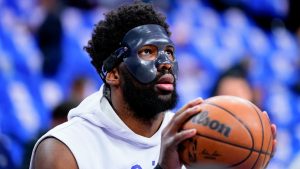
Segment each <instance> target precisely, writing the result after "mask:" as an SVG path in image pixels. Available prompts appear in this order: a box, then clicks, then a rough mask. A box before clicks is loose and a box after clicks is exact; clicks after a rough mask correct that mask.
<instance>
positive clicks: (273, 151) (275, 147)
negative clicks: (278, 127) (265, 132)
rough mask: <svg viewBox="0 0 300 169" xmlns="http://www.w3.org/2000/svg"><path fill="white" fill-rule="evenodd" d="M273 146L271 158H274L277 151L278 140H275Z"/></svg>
mask: <svg viewBox="0 0 300 169" xmlns="http://www.w3.org/2000/svg"><path fill="white" fill-rule="evenodd" d="M272 146H273V147H272V152H271V158H273V157H274V155H275V152H276V149H277V140H276V139H274V140H273V143H272Z"/></svg>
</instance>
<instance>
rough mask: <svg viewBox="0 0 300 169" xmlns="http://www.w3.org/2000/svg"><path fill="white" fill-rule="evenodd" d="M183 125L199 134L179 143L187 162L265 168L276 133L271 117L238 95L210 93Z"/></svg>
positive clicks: (249, 168) (240, 167)
mask: <svg viewBox="0 0 300 169" xmlns="http://www.w3.org/2000/svg"><path fill="white" fill-rule="evenodd" d="M201 107H202V111H201V113H199V114H197V115H195V116H193V117H192V118H191V119H189V120H188V121H187V122H186V123H185V124H184V126H183V129H191V128H195V129H196V130H197V134H196V135H195V136H194V137H192V138H190V139H187V140H185V141H183V142H182V143H181V144H180V146H179V155H180V158H181V160H182V162H183V163H184V165H185V166H187V167H189V166H192V165H197V166H198V165H207V164H212V165H220V166H222V168H234V169H262V168H265V167H266V166H267V165H268V162H269V160H270V156H271V152H272V141H273V135H272V131H271V124H270V121H269V118H268V117H267V116H265V115H263V112H262V111H261V110H260V109H259V108H258V107H257V106H255V105H254V104H253V103H251V102H250V101H248V100H245V99H242V98H239V97H235V96H216V97H211V98H208V99H206V100H204V102H203V103H202V104H201Z"/></svg>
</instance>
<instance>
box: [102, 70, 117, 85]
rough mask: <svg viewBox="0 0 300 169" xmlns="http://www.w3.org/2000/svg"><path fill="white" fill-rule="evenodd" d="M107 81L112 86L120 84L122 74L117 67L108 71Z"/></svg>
mask: <svg viewBox="0 0 300 169" xmlns="http://www.w3.org/2000/svg"><path fill="white" fill-rule="evenodd" d="M105 80H106V83H108V84H109V85H111V86H116V85H119V84H120V75H119V71H118V69H117V68H114V69H113V70H112V71H110V72H108V73H107V75H106V78H105Z"/></svg>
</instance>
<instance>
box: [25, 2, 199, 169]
mask: <svg viewBox="0 0 300 169" xmlns="http://www.w3.org/2000/svg"><path fill="white" fill-rule="evenodd" d="M85 49H86V51H87V52H88V53H89V54H90V56H91V58H92V64H93V65H94V67H95V68H96V69H97V71H98V73H99V74H100V76H101V78H102V80H103V82H104V85H102V86H101V88H100V90H99V91H98V92H96V93H94V94H92V95H91V96H89V97H87V98H86V99H85V100H83V101H82V102H81V103H80V104H79V106H78V107H76V108H75V109H72V110H71V111H70V112H69V115H68V119H69V121H68V122H66V123H64V124H62V125H60V126H58V127H56V128H54V129H52V130H50V131H49V132H48V133H47V134H45V135H44V136H42V137H41V138H40V139H39V141H38V142H37V143H36V145H35V148H34V150H33V154H32V158H31V166H30V168H31V169H48V168H49V169H50V168H51V169H77V168H80V169H103V168H110V169H122V168H123V169H150V168H157V169H158V168H163V169H179V168H181V167H182V164H181V162H180V160H179V157H178V152H177V146H178V144H179V143H180V142H181V141H183V140H185V139H187V138H190V137H192V136H194V135H195V134H196V131H195V129H190V130H184V131H182V130H180V128H181V126H182V125H183V123H184V122H185V121H186V120H187V119H189V118H190V117H191V116H193V115H195V114H197V113H199V112H200V111H201V110H200V108H199V104H201V102H202V99H200V98H198V99H195V100H194V101H191V102H189V103H187V104H186V105H185V106H184V107H183V108H181V109H180V110H179V111H178V112H176V113H175V115H174V113H171V112H169V111H168V110H170V109H172V108H174V106H175V105H176V102H177V93H176V80H177V73H178V63H177V60H176V57H175V47H174V44H173V43H172V41H171V40H170V32H169V29H168V25H167V23H166V22H165V18H164V17H163V16H162V15H160V14H158V13H157V12H156V11H154V9H153V8H152V6H151V5H147V4H143V3H135V4H132V5H127V6H121V7H120V8H118V9H117V10H113V11H111V12H109V13H107V14H106V15H105V19H104V20H102V21H100V22H99V23H98V24H97V25H96V27H95V29H94V31H93V34H92V38H91V40H90V41H89V43H88V45H87V46H86V47H85Z"/></svg>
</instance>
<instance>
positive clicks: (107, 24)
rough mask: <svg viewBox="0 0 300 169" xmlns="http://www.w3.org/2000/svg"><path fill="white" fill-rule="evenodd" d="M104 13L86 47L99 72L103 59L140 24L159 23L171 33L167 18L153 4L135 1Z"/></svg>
mask: <svg viewBox="0 0 300 169" xmlns="http://www.w3.org/2000/svg"><path fill="white" fill-rule="evenodd" d="M104 15H105V19H104V20H101V21H99V22H98V23H97V24H96V25H95V27H94V30H93V33H92V38H91V39H90V40H89V41H88V44H87V46H85V47H84V49H85V50H86V51H87V52H88V53H89V55H90V57H91V59H92V61H91V62H92V64H93V66H94V67H95V68H96V70H97V71H98V72H101V69H102V65H103V61H104V60H105V59H106V58H107V57H108V56H109V55H110V54H111V53H113V52H114V51H115V50H116V49H118V48H119V47H120V42H121V41H122V39H123V37H124V36H125V34H126V33H127V32H128V31H129V30H131V29H133V28H135V27H137V26H140V25H146V24H157V25H160V26H162V27H163V28H165V30H166V32H167V34H168V35H169V36H170V35H171V33H170V31H169V25H168V24H167V23H166V18H165V17H164V16H163V15H162V14H161V13H158V12H156V11H155V9H154V7H153V6H152V5H151V4H147V3H143V2H135V3H133V4H130V5H123V6H121V7H119V8H117V9H115V10H112V11H110V12H108V13H106V14H104Z"/></svg>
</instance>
